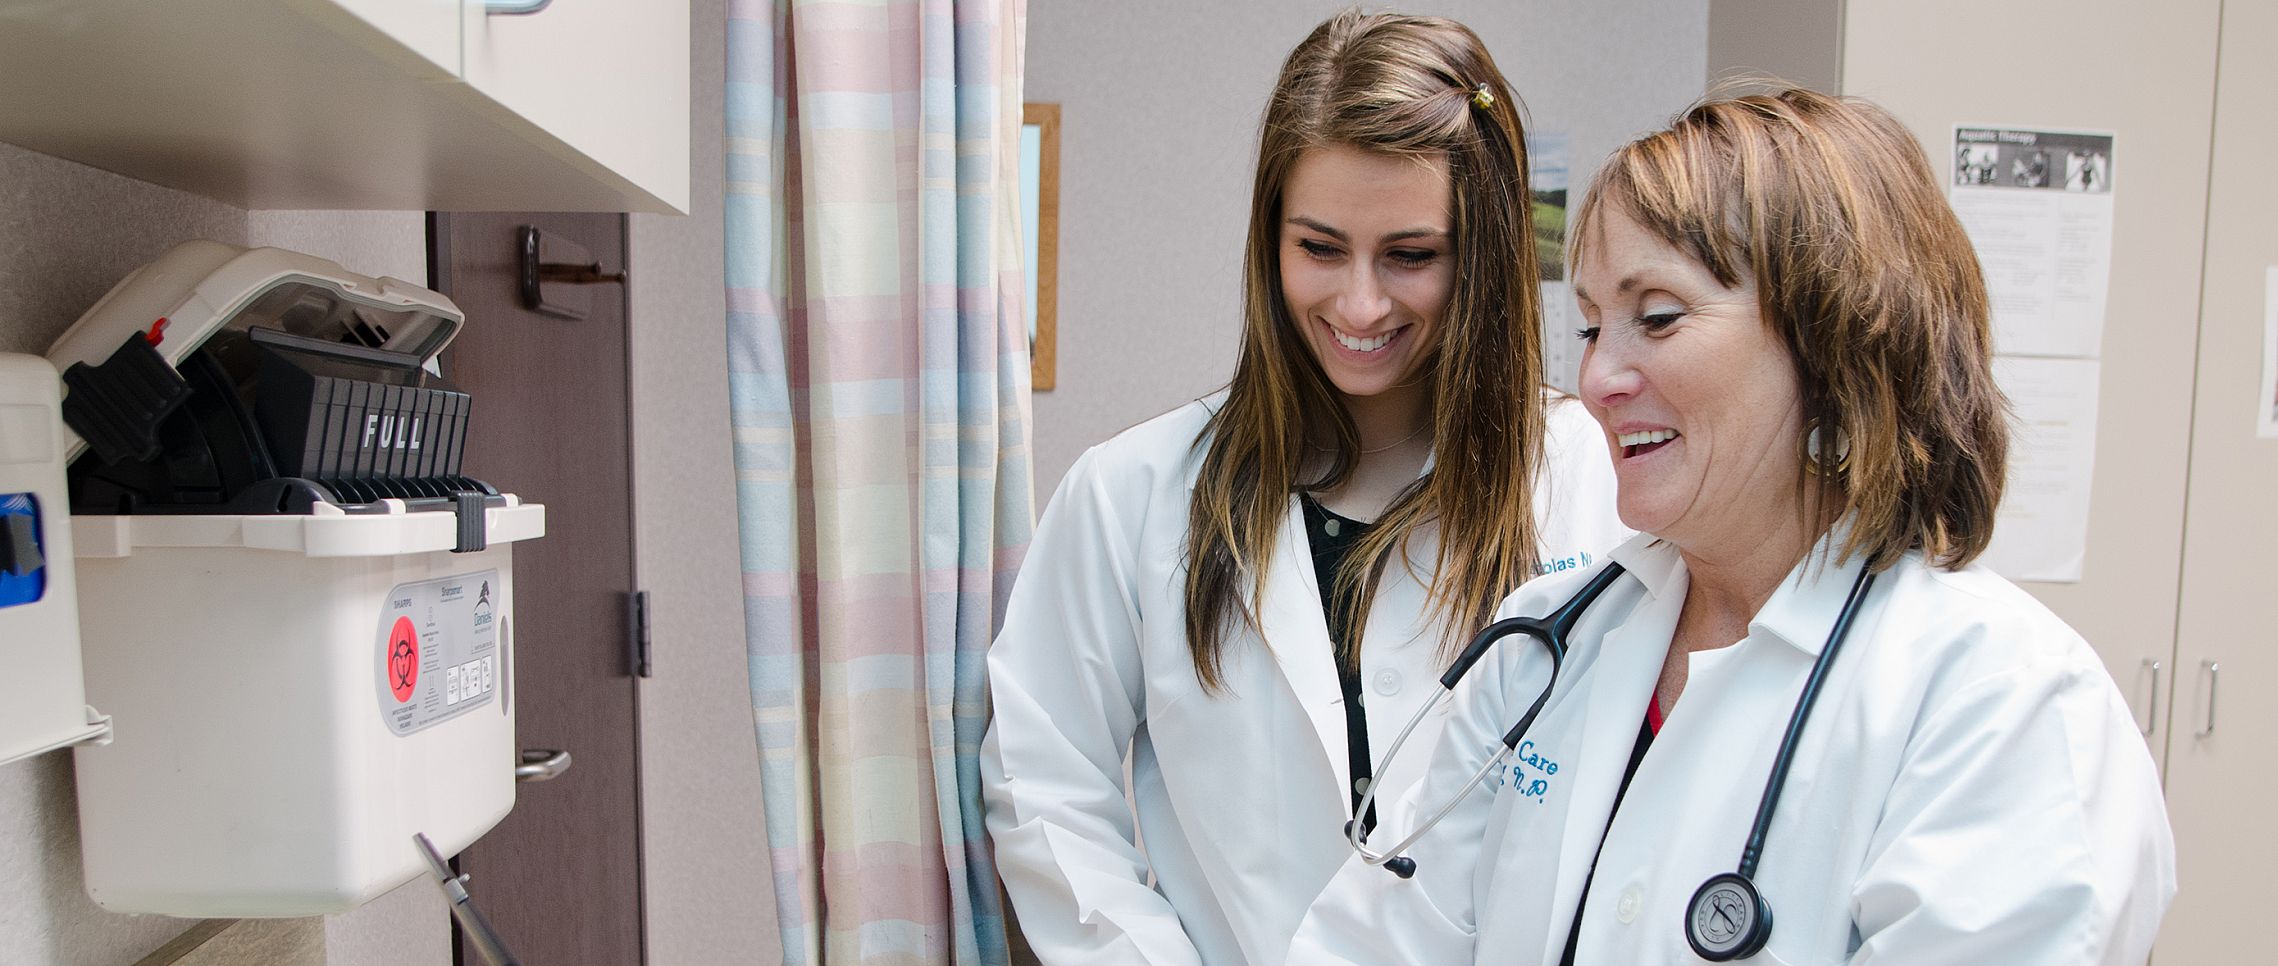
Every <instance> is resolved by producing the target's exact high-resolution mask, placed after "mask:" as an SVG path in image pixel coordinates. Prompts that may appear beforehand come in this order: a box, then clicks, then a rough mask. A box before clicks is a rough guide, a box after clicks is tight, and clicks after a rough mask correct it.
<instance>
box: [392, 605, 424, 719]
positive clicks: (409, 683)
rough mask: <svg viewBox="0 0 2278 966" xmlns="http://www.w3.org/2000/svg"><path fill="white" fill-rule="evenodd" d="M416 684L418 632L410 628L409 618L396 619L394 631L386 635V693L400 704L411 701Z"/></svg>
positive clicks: (417, 681) (417, 674)
mask: <svg viewBox="0 0 2278 966" xmlns="http://www.w3.org/2000/svg"><path fill="white" fill-rule="evenodd" d="M418 683H419V631H418V630H417V629H415V628H413V627H412V626H411V618H409V617H398V618H396V619H395V630H393V631H390V632H389V633H388V691H389V692H390V693H392V694H394V695H395V699H396V702H397V703H399V704H400V703H402V702H405V701H409V700H411V694H412V690H413V688H414V686H416V685H417V684H418Z"/></svg>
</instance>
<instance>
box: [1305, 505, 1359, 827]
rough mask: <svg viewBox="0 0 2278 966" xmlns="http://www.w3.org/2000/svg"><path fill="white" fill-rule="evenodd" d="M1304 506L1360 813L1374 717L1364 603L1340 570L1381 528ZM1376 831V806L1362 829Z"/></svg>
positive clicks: (1352, 790) (1352, 791)
mask: <svg viewBox="0 0 2278 966" xmlns="http://www.w3.org/2000/svg"><path fill="white" fill-rule="evenodd" d="M1299 502H1300V503H1302V504H1304V507H1305V539H1306V543H1307V544H1308V545H1310V546H1311V547H1312V549H1313V577H1314V581H1315V582H1316V583H1317V584H1319V585H1320V591H1321V613H1322V615H1323V616H1324V617H1326V618H1327V621H1328V625H1329V641H1330V643H1331V645H1332V646H1334V648H1335V653H1334V654H1333V657H1334V658H1335V659H1336V662H1337V684H1338V685H1339V687H1340V689H1341V690H1342V691H1343V692H1344V695H1345V700H1344V706H1345V761H1346V762H1347V766H1348V769H1349V771H1350V772H1351V774H1352V778H1353V784H1352V787H1351V788H1348V789H1346V791H1347V792H1349V793H1350V794H1351V795H1352V802H1353V808H1354V809H1355V810H1356V811H1357V810H1358V809H1359V808H1360V802H1361V797H1362V795H1363V793H1364V792H1366V791H1367V789H1368V784H1367V783H1368V780H1369V778H1370V770H1371V769H1372V768H1373V767H1374V765H1373V763H1371V762H1370V761H1369V750H1368V714H1367V710H1366V709H1365V708H1363V707H1362V705H1361V686H1360V685H1361V682H1360V641H1361V628H1358V627H1354V626H1353V617H1354V612H1355V611H1357V610H1358V609H1359V607H1358V601H1356V600H1352V599H1347V598H1340V597H1338V596H1337V592H1336V586H1337V571H1338V570H1340V569H1341V568H1343V566H1344V563H1345V558H1346V557H1348V556H1350V555H1351V553H1352V549H1353V545H1354V544H1357V543H1359V542H1360V539H1361V537H1362V536H1363V535H1365V534H1367V533H1368V531H1369V530H1371V529H1374V528H1375V526H1376V525H1375V524H1373V523H1362V522H1360V521H1358V520H1354V519H1351V518H1349V517H1342V516H1338V515H1337V514H1335V513H1331V512H1330V511H1329V510H1328V508H1326V507H1323V506H1322V505H1321V504H1320V502H1319V501H1316V500H1314V499H1313V497H1312V495H1311V494H1304V495H1302V498H1301V499H1300V500H1299ZM1375 827H1376V806H1375V805H1374V804H1371V805H1370V806H1369V809H1368V814H1366V815H1363V816H1361V831H1362V832H1364V833H1365V832H1367V831H1368V830H1370V829H1373V828H1375Z"/></svg>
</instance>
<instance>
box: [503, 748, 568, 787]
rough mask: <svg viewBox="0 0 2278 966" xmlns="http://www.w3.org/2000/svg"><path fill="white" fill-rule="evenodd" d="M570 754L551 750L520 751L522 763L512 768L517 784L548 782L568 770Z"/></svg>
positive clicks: (528, 749)
mask: <svg viewBox="0 0 2278 966" xmlns="http://www.w3.org/2000/svg"><path fill="white" fill-rule="evenodd" d="M569 766H570V753H569V752H567V751H556V750H554V749H552V748H524V749H522V763H521V764H519V765H516V766H514V780H515V781H518V782H550V781H553V780H554V779H556V778H560V777H562V773H563V772H565V771H568V770H569Z"/></svg>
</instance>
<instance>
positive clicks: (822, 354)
mask: <svg viewBox="0 0 2278 966" xmlns="http://www.w3.org/2000/svg"><path fill="white" fill-rule="evenodd" d="M1024 12H1025V0H868V2H860V0H842V2H794V0H731V3H730V6H729V21H728V36H727V38H726V41H727V62H728V63H727V66H728V79H727V85H728V90H727V98H726V100H727V113H728V117H727V128H728V130H727V134H728V158H727V179H728V184H727V236H728V237H727V266H726V269H727V271H726V275H727V285H728V320H727V322H728V324H727V330H728V331H727V341H728V351H729V370H730V379H731V389H732V405H733V406H734V426H735V436H736V468H737V478H738V498H739V510H740V518H741V519H740V525H741V538H742V546H743V560H742V567H743V576H744V600H745V615H746V625H747V632H746V633H747V637H748V641H747V643H748V646H749V651H750V658H751V665H750V671H751V688H752V699H753V707H752V712H753V722H754V726H755V727H756V728H757V730H758V736H759V746H760V755H761V758H762V763H761V765H762V767H761V776H762V783H763V795H764V805H765V812H766V815H765V821H766V825H767V833H768V842H769V845H770V848H771V851H772V857H773V861H774V868H775V882H776V895H777V909H776V915H777V917H778V920H779V922H780V924H781V928H782V933H783V945H784V955H785V960H786V962H787V963H794V964H832V966H843V964H852V963H863V964H887V963H893V964H901V963H944V964H958V966H964V964H998V963H1003V962H1005V960H1006V953H1005V940H1004V913H1003V908H1002V903H1001V900H1000V898H999V897H1000V893H999V892H998V890H997V885H996V875H995V870H994V868H993V867H992V865H991V863H990V861H989V852H988V847H987V843H986V840H985V838H984V835H983V831H982V824H981V813H980V794H979V767H978V763H977V759H978V752H979V747H980V741H981V731H982V728H983V727H984V725H985V724H986V721H987V707H986V701H987V692H986V688H985V684H984V681H983V679H982V671H983V657H984V655H985V653H986V650H987V647H988V643H989V639H990V637H991V636H992V635H993V633H994V631H995V628H996V626H997V624H998V623H999V622H1000V621H1001V619H1002V615H1003V608H1004V600H1005V596H1006V593H1007V592H1008V591H1009V589H1010V586H1011V581H1012V575H1013V572H1014V570H1015V569H1016V568H1017V567H1018V565H1019V561H1020V557H1021V554H1022V552H1023V551H1024V550H1025V548H1026V546H1027V542H1028V536H1029V531H1030V521H1031V520H1032V493H1031V489H1032V484H1031V479H1030V470H1029V406H1028V391H1029V386H1028V365H1029V362H1028V344H1027V323H1026V321H1025V319H1023V318H1022V310H1023V304H1022V299H1021V292H1022V291H1023V285H1024V284H1025V280H1024V278H1023V275H1022V270H1021V268H1020V262H1019V246H1018V239H1017V237H1016V232H1017V230H1018V221H1017V217H1016V214H1017V213H1016V212H1015V210H1014V205H1015V204H1016V202H1017V197H1018V195H1017V192H1016V178H1017V167H1016V166H1017V164H1018V149H1017V146H1018V143H1019V142H1018V135H1019V125H1020V100H1021V95H1020V60H1021V50H1020V44H1021V36H1022V27H1023V23H1022V18H1023V15H1024Z"/></svg>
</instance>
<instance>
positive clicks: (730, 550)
mask: <svg viewBox="0 0 2278 966" xmlns="http://www.w3.org/2000/svg"><path fill="white" fill-rule="evenodd" d="M725 11H726V7H725V3H724V0H696V2H695V4H694V6H693V8H692V9H691V10H690V11H689V24H690V27H691V29H690V30H689V34H690V36H691V38H692V43H693V44H694V47H693V49H691V50H690V51H689V66H690V69H691V70H692V71H693V72H694V73H695V79H694V81H693V87H692V90H691V91H690V95H691V104H692V108H693V111H694V114H693V117H692V118H691V120H690V135H691V137H692V138H693V139H694V143H693V145H692V151H691V154H690V156H691V157H692V158H693V159H694V165H695V169H694V171H692V172H691V175H690V179H691V180H690V192H689V196H690V201H689V205H690V207H689V214H688V216H687V217H685V218H674V217H665V216H660V215H634V216H633V220H632V298H633V341H632V354H633V455H634V459H633V493H634V514H633V517H634V530H635V541H636V544H637V548H636V550H635V554H634V565H635V569H636V570H637V572H638V573H639V576H640V582H641V586H642V587H643V588H646V589H647V590H648V591H649V594H650V598H651V600H652V601H653V603H654V606H655V613H654V617H653V621H654V626H653V628H652V629H651V632H652V636H653V640H654V647H655V676H654V677H651V678H649V679H648V680H646V681H643V682H642V683H641V695H640V720H641V826H642V833H641V835H642V841H641V844H642V849H643V856H642V871H643V874H644V878H645V888H644V898H645V901H646V903H647V905H648V933H647V937H648V951H649V966H711V964H715V963H776V962H781V961H782V953H781V950H780V947H779V946H778V945H777V942H778V940H777V938H776V931H775V893H774V890H773V888H772V886H771V884H770V878H769V876H770V872H769V870H770V865H769V863H768V858H767V841H766V828H765V826H764V822H763V815H762V813H761V811H760V800H759V747H758V741H757V739H756V737H755V735H754V732H753V730H752V710H751V686H750V683H749V682H750V672H749V671H748V670H747V667H748V665H747V664H746V663H745V658H744V653H745V652H744V615H743V579H742V563H741V560H742V557H741V553H740V551H739V549H738V545H737V539H736V493H735V465H734V451H733V448H732V445H733V437H732V436H731V434H730V431H729V426H728V372H727V361H726V345H727V341H726V340H727V334H726V330H725V325H724V320H725V319H726V318H727V306H726V292H725V289H724V287H723V286H724V285H725V281H724V280H723V278H722V264H723V258H724V255H723V252H722V236H721V198H722V193H723V187H722V169H723V158H722V154H721V151H722V148H721V137H722V134H721V128H722V124H723V117H724V115H723V113H722V108H723V86H722V85H723V83H724V81H725V74H724V72H723V68H722V62H723V56H724V52H723V46H722V45H723V43H724V37H723V34H724V33H725V30H726V12H725Z"/></svg>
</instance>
